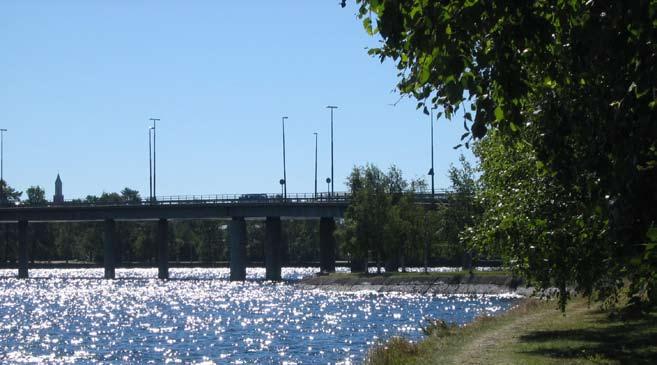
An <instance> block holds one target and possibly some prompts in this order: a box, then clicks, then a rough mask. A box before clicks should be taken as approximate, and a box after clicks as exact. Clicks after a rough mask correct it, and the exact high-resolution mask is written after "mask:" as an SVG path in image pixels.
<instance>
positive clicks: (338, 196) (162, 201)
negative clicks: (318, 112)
mask: <svg viewBox="0 0 657 365" xmlns="http://www.w3.org/2000/svg"><path fill="white" fill-rule="evenodd" d="M449 194H450V192H448V191H446V190H441V191H439V192H436V194H431V193H430V192H429V193H427V192H421V193H416V194H415V198H416V201H417V202H420V203H436V202H440V201H444V200H445V199H446V198H447V195H449ZM350 200H351V194H350V193H347V192H337V193H334V194H330V193H317V194H314V193H292V194H287V197H283V196H282V195H281V194H280V193H279V194H215V195H172V196H160V197H157V198H156V199H153V200H152V201H149V199H140V200H128V201H120V200H111V201H99V200H97V201H85V200H81V199H71V200H66V201H64V202H63V203H53V202H45V203H44V204H29V205H28V204H20V203H19V204H17V205H11V206H3V207H2V208H48V207H95V206H151V205H184V204H190V205H192V204H193V205H223V204H250V205H253V204H277V203H286V204H290V203H291V204H311V203H348V202H349V201H350Z"/></svg>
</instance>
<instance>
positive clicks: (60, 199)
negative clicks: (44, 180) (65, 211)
mask: <svg viewBox="0 0 657 365" xmlns="http://www.w3.org/2000/svg"><path fill="white" fill-rule="evenodd" d="M52 201H53V203H55V204H62V203H64V194H62V179H61V178H60V177H59V174H57V180H55V196H54V197H53V199H52Z"/></svg>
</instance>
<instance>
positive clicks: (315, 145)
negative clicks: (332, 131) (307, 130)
mask: <svg viewBox="0 0 657 365" xmlns="http://www.w3.org/2000/svg"><path fill="white" fill-rule="evenodd" d="M313 134H314V135H315V198H317V132H315V133H313Z"/></svg>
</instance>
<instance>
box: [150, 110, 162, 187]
mask: <svg viewBox="0 0 657 365" xmlns="http://www.w3.org/2000/svg"><path fill="white" fill-rule="evenodd" d="M149 120H150V121H151V122H153V192H152V193H151V200H154V199H156V197H157V190H156V186H157V145H156V137H155V131H156V129H155V126H156V122H159V121H160V119H159V118H149Z"/></svg>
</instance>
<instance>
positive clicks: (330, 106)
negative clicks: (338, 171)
mask: <svg viewBox="0 0 657 365" xmlns="http://www.w3.org/2000/svg"><path fill="white" fill-rule="evenodd" d="M327 108H328V109H331V194H334V193H335V190H334V186H333V110H334V109H337V108H338V107H337V106H333V105H329V106H327Z"/></svg>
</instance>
